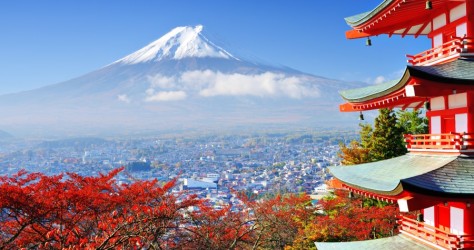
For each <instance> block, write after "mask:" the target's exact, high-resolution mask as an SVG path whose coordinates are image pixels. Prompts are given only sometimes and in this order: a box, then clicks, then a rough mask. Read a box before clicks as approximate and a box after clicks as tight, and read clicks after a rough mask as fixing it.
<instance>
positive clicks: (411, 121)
mask: <svg viewBox="0 0 474 250" xmlns="http://www.w3.org/2000/svg"><path fill="white" fill-rule="evenodd" d="M397 118H398V123H397V124H398V126H399V127H400V128H401V129H402V130H403V133H404V134H427V133H428V119H427V118H426V117H423V116H421V110H412V111H407V110H398V111H397Z"/></svg>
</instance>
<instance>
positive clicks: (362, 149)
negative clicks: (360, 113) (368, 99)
mask: <svg viewBox="0 0 474 250" xmlns="http://www.w3.org/2000/svg"><path fill="white" fill-rule="evenodd" d="M360 127H361V130H360V132H359V134H360V142H358V141H352V142H351V143H350V145H349V146H346V145H344V144H341V145H340V147H341V151H340V153H339V157H341V159H342V164H344V165H353V164H361V163H365V162H373V161H380V160H384V159H389V158H393V157H396V156H400V155H403V154H405V153H406V148H405V144H404V140H403V132H404V130H403V129H402V127H401V126H400V125H398V121H397V116H396V115H395V112H393V110H391V109H380V110H379V115H378V116H377V117H376V118H375V122H374V127H373V128H372V126H371V125H370V124H360Z"/></svg>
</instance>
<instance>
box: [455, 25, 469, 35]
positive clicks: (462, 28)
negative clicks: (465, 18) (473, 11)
mask: <svg viewBox="0 0 474 250" xmlns="http://www.w3.org/2000/svg"><path fill="white" fill-rule="evenodd" d="M466 34H467V24H466V23H462V24H460V25H458V26H456V36H457V37H464V36H465V35H466Z"/></svg>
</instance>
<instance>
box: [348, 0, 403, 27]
mask: <svg viewBox="0 0 474 250" xmlns="http://www.w3.org/2000/svg"><path fill="white" fill-rule="evenodd" d="M393 1H395V0H384V1H383V2H382V3H381V4H379V5H378V6H377V7H375V9H373V10H371V11H367V12H364V13H360V14H357V15H354V16H350V17H346V18H344V19H345V20H346V23H347V24H348V25H350V26H352V27H354V26H358V25H360V24H363V23H364V22H367V21H368V20H370V18H372V17H373V16H375V15H376V14H377V13H379V12H380V11H381V10H383V9H384V8H385V7H387V6H388V5H390V4H391V3H392V2H393Z"/></svg>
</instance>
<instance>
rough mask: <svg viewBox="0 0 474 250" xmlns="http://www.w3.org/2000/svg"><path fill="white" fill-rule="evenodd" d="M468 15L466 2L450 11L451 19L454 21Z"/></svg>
mask: <svg viewBox="0 0 474 250" xmlns="http://www.w3.org/2000/svg"><path fill="white" fill-rule="evenodd" d="M465 16H466V3H463V4H461V5H459V6H456V7H455V8H452V9H451V10H450V11H449V21H450V22H454V21H456V20H458V19H459V18H461V17H465Z"/></svg>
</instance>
